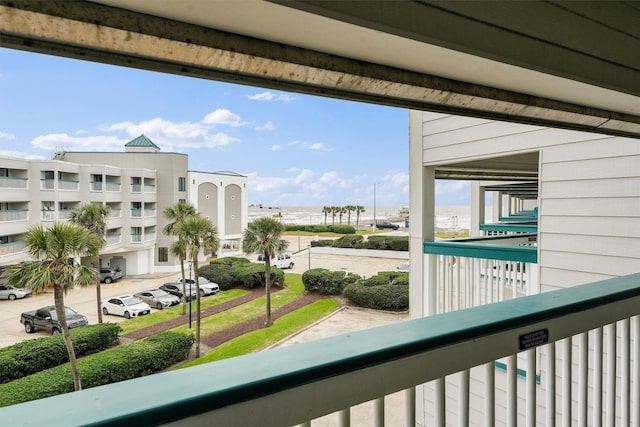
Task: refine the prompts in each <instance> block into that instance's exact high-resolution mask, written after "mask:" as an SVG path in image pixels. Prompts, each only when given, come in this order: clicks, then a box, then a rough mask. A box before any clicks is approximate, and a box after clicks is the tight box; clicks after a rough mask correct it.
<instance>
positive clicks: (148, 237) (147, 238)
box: [144, 231, 156, 242]
mask: <svg viewBox="0 0 640 427" xmlns="http://www.w3.org/2000/svg"><path fill="white" fill-rule="evenodd" d="M155 238H156V233H155V231H152V232H150V233H144V241H145V242H149V241H151V240H155Z"/></svg>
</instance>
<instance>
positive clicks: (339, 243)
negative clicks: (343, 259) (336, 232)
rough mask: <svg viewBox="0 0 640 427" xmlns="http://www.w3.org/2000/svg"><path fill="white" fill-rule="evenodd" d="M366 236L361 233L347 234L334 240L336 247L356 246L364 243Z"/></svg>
mask: <svg viewBox="0 0 640 427" xmlns="http://www.w3.org/2000/svg"><path fill="white" fill-rule="evenodd" d="M363 240H364V237H362V236H361V235H360V234H346V235H344V236H342V237H340V238H339V239H336V240H334V241H333V245H332V246H333V247H334V248H356V247H358V245H359V244H361V243H362V241H363Z"/></svg>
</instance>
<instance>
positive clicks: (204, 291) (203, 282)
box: [177, 277, 220, 297]
mask: <svg viewBox="0 0 640 427" xmlns="http://www.w3.org/2000/svg"><path fill="white" fill-rule="evenodd" d="M184 280H185V283H187V284H190V285H193V286H194V287H195V284H196V281H195V279H184ZM177 283H178V286H181V283H182V281H181V280H180V279H178V281H177ZM198 284H199V285H200V296H201V297H203V296H205V295H213V294H217V293H218V292H220V286H218V284H217V283H215V282H212V281H210V280H209V279H207V278H205V277H198Z"/></svg>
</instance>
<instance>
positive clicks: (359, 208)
mask: <svg viewBox="0 0 640 427" xmlns="http://www.w3.org/2000/svg"><path fill="white" fill-rule="evenodd" d="M355 211H356V231H358V225H359V224H358V223H359V222H360V214H361V213H363V212H364V206H360V205H357V206H356V208H355Z"/></svg>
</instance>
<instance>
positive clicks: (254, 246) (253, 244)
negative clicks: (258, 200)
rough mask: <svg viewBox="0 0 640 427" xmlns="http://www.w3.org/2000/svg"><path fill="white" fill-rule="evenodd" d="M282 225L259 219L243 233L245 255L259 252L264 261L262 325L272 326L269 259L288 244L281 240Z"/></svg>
mask: <svg viewBox="0 0 640 427" xmlns="http://www.w3.org/2000/svg"><path fill="white" fill-rule="evenodd" d="M283 232H284V225H282V224H281V223H279V222H278V221H274V220H273V219H271V218H267V217H265V218H259V219H256V220H255V221H252V222H250V223H249V225H248V226H247V229H246V230H245V231H244V236H243V238H242V247H243V249H244V251H245V253H252V252H259V253H261V254H263V255H264V259H265V283H264V287H265V294H266V298H267V310H266V311H267V314H266V318H265V322H264V325H265V326H267V327H269V326H271V325H273V321H272V320H271V258H273V257H275V256H276V254H277V253H279V252H282V251H284V250H285V249H287V246H288V245H289V243H288V242H287V241H286V240H283V239H282V233H283Z"/></svg>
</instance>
